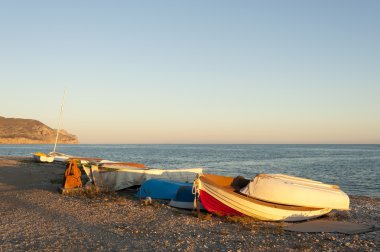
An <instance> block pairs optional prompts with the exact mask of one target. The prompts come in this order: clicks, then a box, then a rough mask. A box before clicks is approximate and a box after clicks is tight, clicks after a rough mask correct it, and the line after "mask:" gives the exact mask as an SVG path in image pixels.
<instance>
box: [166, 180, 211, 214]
mask: <svg viewBox="0 0 380 252" xmlns="http://www.w3.org/2000/svg"><path fill="white" fill-rule="evenodd" d="M194 198H195V195H194V194H193V185H190V186H189V185H187V186H181V187H180V188H178V191H177V193H176V195H175V197H174V198H173V199H172V200H171V201H170V203H169V206H172V207H176V208H183V209H194ZM198 203H199V204H200V209H201V210H204V208H203V206H202V203H201V202H200V201H199V202H198Z"/></svg>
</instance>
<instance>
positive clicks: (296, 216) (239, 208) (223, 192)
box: [194, 174, 332, 221]
mask: <svg viewBox="0 0 380 252" xmlns="http://www.w3.org/2000/svg"><path fill="white" fill-rule="evenodd" d="M232 182H233V178H231V177H224V176H218V175H211V174H202V175H200V176H199V178H198V179H197V180H196V181H195V182H194V183H195V187H196V188H197V190H198V192H199V197H200V200H201V202H202V204H203V206H204V208H205V209H206V210H207V211H209V212H211V213H215V214H217V215H221V216H230V215H238V216H243V215H246V216H251V217H254V218H257V219H260V220H267V221H303V220H308V219H312V218H317V217H319V216H322V215H324V214H327V213H329V212H330V211H331V210H332V209H330V208H309V207H299V206H287V205H280V204H274V203H269V202H264V201H261V200H257V199H253V198H250V197H248V196H245V195H242V194H240V193H237V192H235V189H234V188H232V187H231V184H232Z"/></svg>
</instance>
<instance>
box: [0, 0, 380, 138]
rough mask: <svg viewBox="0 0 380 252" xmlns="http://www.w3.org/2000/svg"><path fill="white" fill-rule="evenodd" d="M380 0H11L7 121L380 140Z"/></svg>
mask: <svg viewBox="0 0 380 252" xmlns="http://www.w3.org/2000/svg"><path fill="white" fill-rule="evenodd" d="M379 13H380V1H378V0H366V1H350V0H320V1H307V0H306V1H305V0H299V1H296V0H294V1H293V0H283V1H282V0H281V1H280V0H278V1H271V0H268V1H254V0H250V1H248V0H245V1H244V0H236V1H222V0H218V1H214V0H210V1H200V0H196V1H174V0H173V1H165V0H163V1H145V0H142V1H93V0H92V1H89V0H88V1H74V0H71V1H70V0H68V1H50V0H49V1H48V0H46V1H40V0H34V1H27V0H24V1H23V0H18V1H0V85H1V89H0V116H4V117H15V118H28V119H36V120H39V121H41V122H43V123H45V124H46V125H48V126H50V127H52V128H57V127H58V119H59V110H60V106H61V101H62V96H63V93H64V90H67V95H66V97H65V101H64V112H63V118H62V122H63V123H62V127H63V128H64V129H66V130H67V131H69V132H70V133H73V134H75V135H77V136H78V137H79V140H80V142H81V143H90V144H102V143H110V144H113V143H114V144H206V143H210V144H322V143H324V144H329V143H337V144H352V143H364V144H365V143H375V144H379V143H380V113H379V109H380V15H379Z"/></svg>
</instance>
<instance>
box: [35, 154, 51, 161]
mask: <svg viewBox="0 0 380 252" xmlns="http://www.w3.org/2000/svg"><path fill="white" fill-rule="evenodd" d="M33 159H34V160H35V161H36V162H40V163H51V162H53V161H54V157H53V156H49V155H46V154H44V153H33Z"/></svg>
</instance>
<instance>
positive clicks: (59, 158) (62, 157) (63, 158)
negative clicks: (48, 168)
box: [49, 151, 73, 162]
mask: <svg viewBox="0 0 380 252" xmlns="http://www.w3.org/2000/svg"><path fill="white" fill-rule="evenodd" d="M49 155H50V156H53V157H54V161H56V162H67V161H68V160H69V159H70V158H72V157H73V156H71V155H67V154H64V153H60V152H55V151H53V152H50V153H49Z"/></svg>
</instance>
